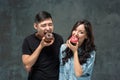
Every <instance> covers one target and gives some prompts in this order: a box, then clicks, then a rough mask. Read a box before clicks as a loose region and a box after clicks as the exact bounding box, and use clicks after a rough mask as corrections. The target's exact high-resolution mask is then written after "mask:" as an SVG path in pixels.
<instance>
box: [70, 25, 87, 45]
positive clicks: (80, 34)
mask: <svg viewBox="0 0 120 80" xmlns="http://www.w3.org/2000/svg"><path fill="white" fill-rule="evenodd" d="M72 35H74V36H76V37H77V38H78V45H79V46H80V45H81V44H82V43H83V41H84V40H85V39H87V34H86V30H85V27H84V24H81V25H79V26H78V27H76V29H75V30H73V31H72Z"/></svg>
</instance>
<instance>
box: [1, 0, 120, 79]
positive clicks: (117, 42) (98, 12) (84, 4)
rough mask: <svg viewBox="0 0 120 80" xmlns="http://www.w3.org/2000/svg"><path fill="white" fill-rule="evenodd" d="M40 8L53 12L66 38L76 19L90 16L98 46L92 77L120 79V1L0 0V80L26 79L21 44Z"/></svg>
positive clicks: (60, 30) (57, 26)
mask: <svg viewBox="0 0 120 80" xmlns="http://www.w3.org/2000/svg"><path fill="white" fill-rule="evenodd" d="M41 10H45V11H48V12H50V13H51V14H52V16H53V20H54V26H55V32H57V33H59V34H61V35H62V36H63V38H64V40H66V38H67V37H68V34H69V33H70V30H71V28H72V26H73V25H74V23H75V22H76V21H77V20H79V19H84V18H85V19H88V20H89V21H90V22H91V23H92V24H93V30H94V35H95V44H96V46H97V54H96V63H95V66H94V71H93V76H92V80H120V78H119V76H120V69H119V68H120V62H119V60H120V49H119V46H120V38H119V34H120V24H119V23H120V0H0V80H26V79H27V73H26V71H25V69H24V67H23V64H22V62H21V55H22V53H21V45H22V42H23V39H24V38H25V37H26V36H28V35H29V34H31V33H33V32H34V31H35V30H34V28H33V21H34V16H35V14H36V13H37V12H38V11H41Z"/></svg>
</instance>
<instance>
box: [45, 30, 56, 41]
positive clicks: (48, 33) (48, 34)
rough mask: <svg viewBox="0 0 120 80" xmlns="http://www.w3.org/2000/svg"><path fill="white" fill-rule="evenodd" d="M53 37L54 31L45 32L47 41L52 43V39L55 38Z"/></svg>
mask: <svg viewBox="0 0 120 80" xmlns="http://www.w3.org/2000/svg"><path fill="white" fill-rule="evenodd" d="M53 39H54V36H53V34H52V33H50V32H47V33H46V34H45V42H47V43H50V42H51V40H53Z"/></svg>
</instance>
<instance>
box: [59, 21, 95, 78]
mask: <svg viewBox="0 0 120 80" xmlns="http://www.w3.org/2000/svg"><path fill="white" fill-rule="evenodd" d="M71 36H74V37H75V38H76V40H75V41H77V42H76V44H72V42H71ZM95 54H96V49H95V44H94V36H93V32H92V25H91V23H90V22H89V21H87V20H80V21H77V22H76V24H75V25H74V26H73V29H72V31H71V34H70V36H69V37H68V40H67V42H66V44H62V45H61V48H60V74H59V80H91V74H92V69H93V66H94V61H95Z"/></svg>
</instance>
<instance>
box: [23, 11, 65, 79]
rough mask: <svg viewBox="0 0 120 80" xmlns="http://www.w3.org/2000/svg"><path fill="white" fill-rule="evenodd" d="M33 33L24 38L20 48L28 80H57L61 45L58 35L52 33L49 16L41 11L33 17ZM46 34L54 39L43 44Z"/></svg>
mask: <svg viewBox="0 0 120 80" xmlns="http://www.w3.org/2000/svg"><path fill="white" fill-rule="evenodd" d="M34 28H35V30H36V32H35V33H33V34H31V35H30V36H28V37H26V38H25V39H24V42H23V46H22V52H23V55H22V61H23V64H24V66H25V69H26V70H27V71H28V72H29V76H28V80H58V77H59V49H60V46H61V44H62V43H63V39H62V37H61V36H60V35H58V34H56V33H54V32H53V30H54V25H53V20H52V17H51V14H50V13H48V12H46V11H42V12H39V13H38V14H37V15H36V16H35V22H34ZM46 32H52V33H53V35H54V39H52V40H51V41H50V42H49V43H47V42H45V37H44V35H45V34H46Z"/></svg>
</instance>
